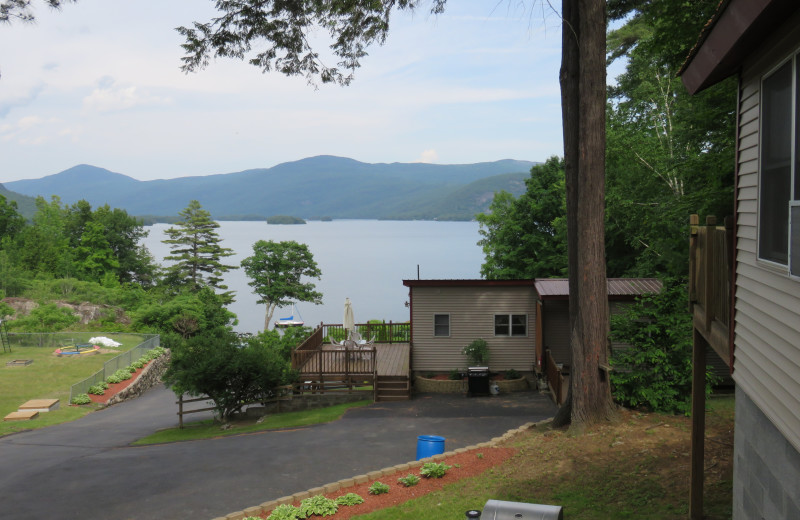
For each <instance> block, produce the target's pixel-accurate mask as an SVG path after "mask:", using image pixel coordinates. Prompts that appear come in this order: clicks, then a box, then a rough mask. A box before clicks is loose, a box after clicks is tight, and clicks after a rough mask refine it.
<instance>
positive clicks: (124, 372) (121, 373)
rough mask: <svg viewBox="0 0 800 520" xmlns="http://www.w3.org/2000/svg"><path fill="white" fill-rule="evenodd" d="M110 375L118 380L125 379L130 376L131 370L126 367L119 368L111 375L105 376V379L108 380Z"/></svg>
mask: <svg viewBox="0 0 800 520" xmlns="http://www.w3.org/2000/svg"><path fill="white" fill-rule="evenodd" d="M134 372H135V371H134ZM111 377H114V378H116V379H119V381H127V380H128V379H130V378H131V371H130V370H129V369H128V368H120V369H119V370H117V371H115V372H114V373H113V374H111V376H109V377H107V378H106V381H109V380H110V378H111ZM119 381H118V382H119ZM109 382H110V381H109Z"/></svg>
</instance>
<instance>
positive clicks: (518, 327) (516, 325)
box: [494, 314, 528, 336]
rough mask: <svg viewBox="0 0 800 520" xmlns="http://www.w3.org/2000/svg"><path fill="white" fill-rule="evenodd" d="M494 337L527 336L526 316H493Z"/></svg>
mask: <svg viewBox="0 0 800 520" xmlns="http://www.w3.org/2000/svg"><path fill="white" fill-rule="evenodd" d="M494 335H495V336H527V335H528V316H527V315H526V314H495V315H494Z"/></svg>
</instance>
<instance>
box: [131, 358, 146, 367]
mask: <svg viewBox="0 0 800 520" xmlns="http://www.w3.org/2000/svg"><path fill="white" fill-rule="evenodd" d="M144 365H145V363H144V362H142V360H141V359H139V360H137V361H134V362H133V363H131V367H133V368H135V369H139V368H142V367H143V366H144Z"/></svg>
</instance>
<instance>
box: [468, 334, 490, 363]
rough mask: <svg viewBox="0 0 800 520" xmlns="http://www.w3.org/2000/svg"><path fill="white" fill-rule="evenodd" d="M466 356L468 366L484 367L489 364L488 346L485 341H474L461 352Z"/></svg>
mask: <svg viewBox="0 0 800 520" xmlns="http://www.w3.org/2000/svg"><path fill="white" fill-rule="evenodd" d="M461 353H462V354H464V355H465V356H467V359H468V360H469V364H470V366H478V365H479V366H485V365H488V364H489V346H488V345H487V344H486V341H484V340H482V339H476V340H475V341H473V342H472V343H470V344H469V345H467V346H466V347H464V349H463V350H462V351H461Z"/></svg>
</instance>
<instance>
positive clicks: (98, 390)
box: [89, 384, 106, 395]
mask: <svg viewBox="0 0 800 520" xmlns="http://www.w3.org/2000/svg"><path fill="white" fill-rule="evenodd" d="M105 391H106V389H105V388H103V387H102V385H100V384H96V385H92V386H90V387H89V393H90V394H94V395H103V394H104V393H105Z"/></svg>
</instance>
